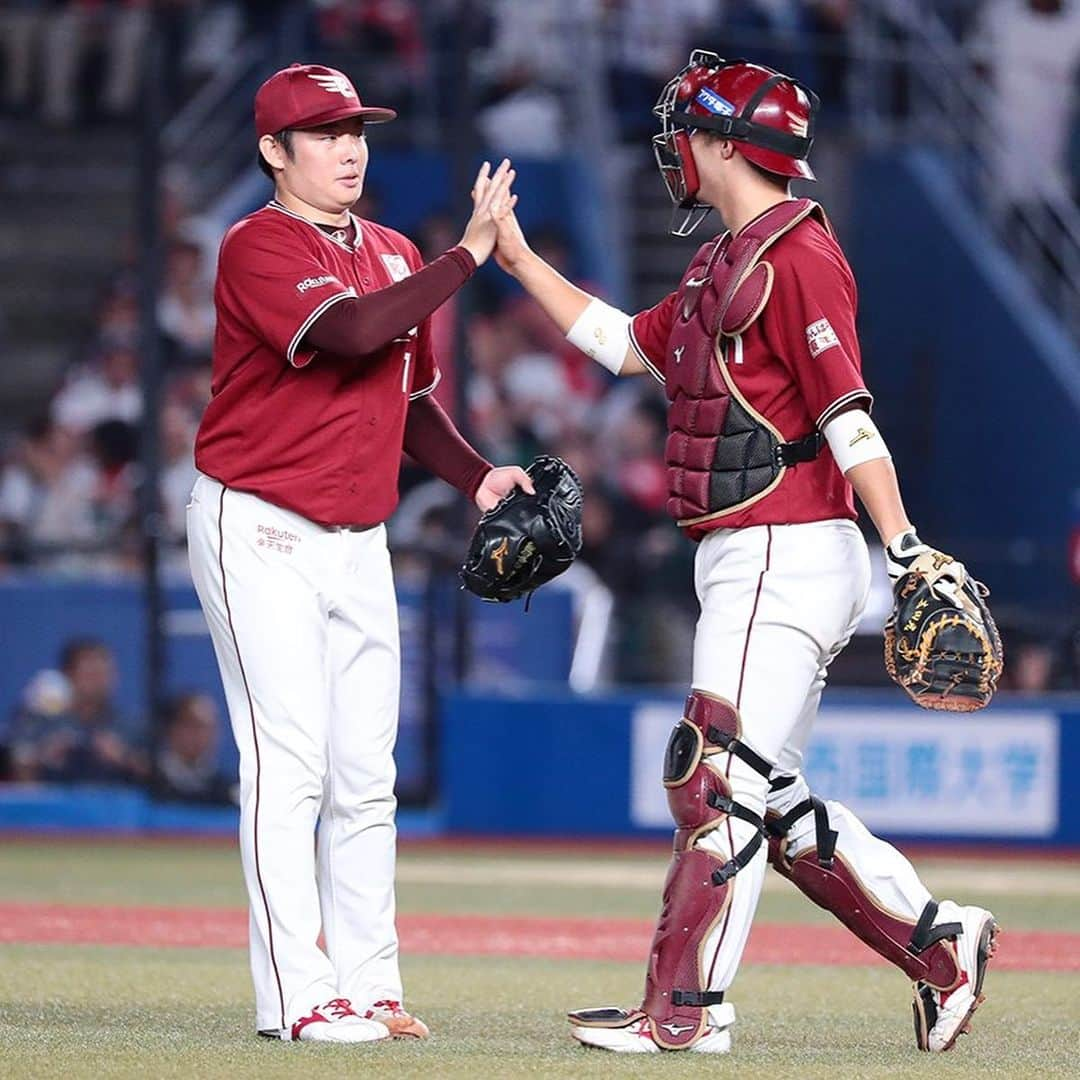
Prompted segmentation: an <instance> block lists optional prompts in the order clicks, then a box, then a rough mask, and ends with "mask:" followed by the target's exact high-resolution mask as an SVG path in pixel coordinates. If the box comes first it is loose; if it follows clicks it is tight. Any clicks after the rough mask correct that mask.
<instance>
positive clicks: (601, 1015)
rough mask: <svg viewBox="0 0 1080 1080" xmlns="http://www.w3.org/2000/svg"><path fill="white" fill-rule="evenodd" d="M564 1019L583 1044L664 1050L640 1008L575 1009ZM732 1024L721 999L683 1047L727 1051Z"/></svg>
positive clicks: (614, 1048) (731, 1008)
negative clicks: (697, 1034)
mask: <svg viewBox="0 0 1080 1080" xmlns="http://www.w3.org/2000/svg"><path fill="white" fill-rule="evenodd" d="M567 1019H568V1020H569V1021H570V1023H571V1024H572V1025H573V1026H572V1027H571V1028H570V1034H571V1035H573V1036H574V1038H575V1039H577V1041H578V1042H579V1043H581V1044H582V1045H583V1046H594V1047H596V1048H597V1049H599V1050H610V1051H612V1052H613V1053H616V1054H659V1053H661V1052H662V1051H665V1050H668V1048H667V1047H665V1046H661V1045H660V1044H659V1043H657V1041H656V1040H655V1039H654V1038H653V1032H652V1021H651V1020H650V1019H649V1017H648V1016H646V1015H645V1013H643V1012H642V1011H641V1010H640V1009H619V1008H616V1007H615V1006H607V1007H604V1008H599V1009H578V1010H577V1011H576V1012H572V1013H569V1014H568V1015H567ZM733 1023H735V1007H734V1006H733V1005H730V1004H728V1003H727V1002H724V1003H723V1004H721V1005H713V1006H711V1007H710V1008H709V1025H708V1027H706V1029H705V1031H704V1032H703V1033H702V1035H701V1037H700V1038H699V1039H697V1040H696V1041H695V1042H693V1043H691V1044H690V1045H689V1046H688V1047H686V1049H687V1051H689V1052H690V1053H692V1054H694V1053H697V1054H726V1053H728V1051H729V1050H730V1049H731V1032H730V1031H729V1030H728V1029H729V1028H730V1027H731V1025H732V1024H733ZM661 1026H663V1025H661ZM673 1034H675V1033H674V1032H673ZM668 1052H669V1053H678V1052H679V1051H677V1050H669V1051H668Z"/></svg>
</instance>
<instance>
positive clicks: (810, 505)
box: [630, 218, 872, 537]
mask: <svg viewBox="0 0 1080 1080" xmlns="http://www.w3.org/2000/svg"><path fill="white" fill-rule="evenodd" d="M767 259H768V261H769V262H771V263H772V265H773V269H774V271H775V278H774V281H773V288H772V294H771V295H770V297H769V301H768V303H767V304H766V306H765V310H764V312H763V313H762V314H761V315H760V316H759V317H758V319H757V320H756V321H755V322H754V323H753V324H751V326H750V327H749V328H748V329H747V330H746V332H745V333H744V334H743V335H742V336H741V337H740V338H736V339H733V340H731V341H729V342H728V343H727V347H726V352H725V355H726V358H727V363H728V372H729V373H730V374H731V376H732V378H733V381H734V383H735V385H736V387H737V388H738V390H739V392H740V393H741V394H742V395H743V396H744V397H745V398H746V399H747V400H748V401H749V403H750V405H751V406H752V407H753V408H754V409H755V410H756V411H757V412H759V413H761V414H762V415H763V416H764V417H765V418H766V419H768V420H769V421H770V422H771V423H773V424H774V425H775V426H776V428H777V429H778V430H779V432H780V434H781V435H782V436H783V437H784V439H786V440H789V441H790V440H794V439H799V438H802V437H803V436H804V435H807V434H809V433H810V432H811V431H813V430H814V429H815V427H816V428H818V429H819V430H820V429H821V428H822V427H824V425H825V424H826V423H828V421H829V420H830V419H832V417H833V416H835V415H836V414H837V412H838V411H839V410H841V409H842V408H843V407H844V406H845V405H848V404H851V403H853V402H857V403H858V404H859V405H861V406H862V407H864V408H869V407H870V404H871V401H872V399H871V396H870V393H869V391H868V390H867V389H866V386H865V385H864V383H863V380H862V373H861V359H860V356H859V342H858V338H857V336H856V333H855V309H856V290H855V278H854V276H853V275H852V273H851V268H850V267H849V266H848V264H847V260H846V259H845V258H844V253H843V252H842V251H841V250H840V247H839V245H838V244H837V243H836V241H835V240H833V239H832V237H830V236H829V234H828V233H827V232H826V231H825V230H824V229H823V228H822V227H821V225H820V224H819V223H818V222H817V221H815V220H813V219H812V218H807V219H806V220H804V221H802V222H800V223H799V225H797V226H796V227H795V228H794V229H793V230H792V231H791V232H789V233H787V234H786V235H784V236H783V237H781V238H780V239H779V240H778V241H777V242H776V243H775V244H774V245H773V246H772V247H770V248H769V251H768V254H767ZM675 296H676V294H675V293H671V294H670V295H668V296H666V297H665V298H664V299H663V300H661V301H660V303H659V304H657V305H656V306H655V307H652V308H649V309H648V310H647V311H642V312H639V313H638V314H637V315H635V316H634V319H633V321H632V323H631V327H630V340H631V342H632V344H633V346H634V349H635V351H636V352H637V354H638V355H639V356H640V357H641V360H642V362H643V363H644V364H645V366H646V367H647V368H648V369H649V370H650V371H651V372H652V373H653V375H655V377H656V378H657V379H659V380H660V381H661V382H663V381H664V371H665V366H666V362H667V355H668V349H667V343H668V335H669V334H670V332H671V326H672V320H673V311H674V304H675ZM854 517H856V514H855V502H854V498H853V495H852V489H851V485H850V484H849V483H848V482H847V480H845V479H844V477H843V475H842V474H841V472H840V470H839V469H838V468H837V467H836V463H835V461H834V460H833V456H832V454H831V453H830V451H829V449H828V447H827V446H825V447H824V448H823V449H822V451H821V453H820V454H819V455H818V457H817V458H815V459H814V460H813V461H810V462H805V463H803V464H799V465H795V466H792V467H791V468H789V469H788V470H787V472H786V473H785V475H784V478H783V480H782V481H781V482H780V484H779V485H778V486H777V488H776V489H775V490H774V491H772V492H771V493H770V494H768V495H766V496H765V497H764V498H763V499H761V500H760V501H759V502H757V503H755V504H754V505H753V506H750V507H747V508H746V509H745V510H738V511H735V512H733V513H731V514H729V515H721V516H720V517H718V518H715V519H713V520H710V521H707V522H704V523H702V524H701V525H695V526H692V527H691V528H689V529H688V530H687V531H688V533H689V534H690V535H691V536H694V537H700V536H701V535H703V534H704V533H705V532H708V531H709V530H710V529H724V528H733V527H734V528H741V527H743V526H746V525H784V524H787V525H793V524H796V523H799V522H805V521H822V520H826V519H828V518H854Z"/></svg>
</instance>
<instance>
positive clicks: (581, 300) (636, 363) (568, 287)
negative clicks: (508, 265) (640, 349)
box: [511, 252, 645, 375]
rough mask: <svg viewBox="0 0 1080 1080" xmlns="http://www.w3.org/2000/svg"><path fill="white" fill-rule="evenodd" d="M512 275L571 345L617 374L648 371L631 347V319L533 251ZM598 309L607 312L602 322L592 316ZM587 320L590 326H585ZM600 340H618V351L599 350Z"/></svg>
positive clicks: (514, 269) (517, 266)
mask: <svg viewBox="0 0 1080 1080" xmlns="http://www.w3.org/2000/svg"><path fill="white" fill-rule="evenodd" d="M511 272H512V273H513V275H514V277H516V278H517V279H518V281H520V282H521V284H522V285H523V286H524V288H525V291H526V292H528V293H529V295H530V296H532V297H533V299H534V300H536V301H537V303H539V305H540V306H541V307H542V308H543V309H544V311H545V312H546V313H547V314H548V316H549V317H550V318H551V319H552V320H553V321H554V323H555V325H556V326H558V328H559V329H560V330H561V331H562V332H563V333H564V334H565V335H566V336H567V337H568V338H569V339H570V341H571V343H572V344H574V345H576V346H577V347H578V348H579V349H581V351H582V352H584V353H585V354H586V355H588V356H591V357H592V359H594V360H597V361H598V362H599V363H601V364H603V366H604V367H606V368H607V369H608V370H609V371H612V372H613V373H615V374H617V375H636V374H639V373H640V372H642V371H644V370H645V367H644V365H643V364H642V363H641V361H640V360H639V359H638V357H637V354H636V353H635V352H634V350H633V349H632V348H631V347H630V343H629V337H628V335H627V333H626V329H625V324H626V323H628V322H629V317H628V316H626V315H623V313H622V312H617V311H616V310H615V309H614V308H610V307H608V305H606V304H603V303H602V301H599V300H597V298H596V297H595V296H593V295H592V294H591V293H587V292H586V291H585V290H584V289H580V288H578V286H577V285H575V284H574V283H573V282H572V281H567V279H566V278H564V277H563V276H562V274H560V273H559V272H558V270H556V269H555V268H554V267H553V266H551V265H550V264H549V263H546V262H545V261H544V260H543V259H542V258H540V256H539V255H537V254H536V253H535V252H530V253H529V254H528V255H527V256H526V257H525V258H523V259H521V261H520V262H519V263H517V264H516V265H515V266H514V267H513V269H512V271H511ZM598 306H599V307H602V308H603V309H606V310H605V311H604V312H603V314H602V315H601V317H600V318H599V319H598V320H597V319H592V318H591V317H590V316H591V313H592V312H593V311H594V310H596V309H597V307H598ZM583 320H584V321H585V322H587V323H588V324H589V325H588V326H584V325H583V324H582V321H583ZM620 323H621V324H623V325H620ZM598 337H599V338H603V339H604V340H605V343H607V342H608V341H618V342H619V346H618V348H617V349H616V348H613V347H609V348H607V349H606V350H605V349H603V348H599V349H598V347H597V338H598ZM624 340H625V344H624V343H623V342H624Z"/></svg>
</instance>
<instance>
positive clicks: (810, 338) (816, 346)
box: [806, 319, 840, 356]
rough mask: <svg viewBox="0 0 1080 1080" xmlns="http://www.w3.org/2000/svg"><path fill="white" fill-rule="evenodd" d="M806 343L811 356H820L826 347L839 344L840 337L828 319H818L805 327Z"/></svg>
mask: <svg viewBox="0 0 1080 1080" xmlns="http://www.w3.org/2000/svg"><path fill="white" fill-rule="evenodd" d="M806 344H807V346H808V347H809V349H810V355H811V356H820V355H821V354H822V353H823V352H824V351H825V350H826V349H831V348H832V347H833V346H834V345H839V344H840V339H839V338H838V337H837V336H836V331H835V330H834V329H833V328H832V324H831V323H830V322H829V320H828V319H818V321H817V322H812V323H811V324H810V325H809V326H808V327H807V328H806Z"/></svg>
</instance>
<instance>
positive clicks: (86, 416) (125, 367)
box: [52, 345, 143, 434]
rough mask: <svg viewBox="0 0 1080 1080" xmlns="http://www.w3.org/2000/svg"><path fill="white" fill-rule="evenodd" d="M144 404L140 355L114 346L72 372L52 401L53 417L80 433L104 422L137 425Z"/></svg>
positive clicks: (125, 348)
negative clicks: (140, 380) (140, 378)
mask: <svg viewBox="0 0 1080 1080" xmlns="http://www.w3.org/2000/svg"><path fill="white" fill-rule="evenodd" d="M142 405H143V402H142V387H141V386H140V385H139V357H138V354H137V353H136V352H135V351H134V350H133V349H130V348H127V347H126V346H122V345H115V346H113V347H112V348H109V349H107V350H105V351H104V352H103V353H102V354H101V356H100V357H99V358H98V359H97V360H96V361H95V362H94V363H91V364H87V365H86V366H85V367H81V368H77V369H76V370H75V371H73V372H72V374H71V375H70V376H69V377H68V380H67V382H66V383H65V384H64V386H63V388H62V389H61V390H60V392H59V393H58V394H57V395H56V397H55V398H53V403H52V418H53V420H54V421H55V422H56V423H57V424H61V425H62V426H64V427H66V428H68V429H69V430H71V431H74V432H78V433H80V434H81V433H82V432H85V431H89V430H90V429H91V428H92V427H95V426H96V425H97V424H100V423H101V422H102V421H105V420H123V421H124V422H125V423H127V424H137V423H138V422H139V419H140V417H141V416H142Z"/></svg>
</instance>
